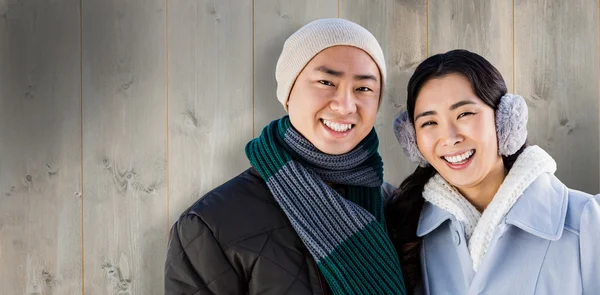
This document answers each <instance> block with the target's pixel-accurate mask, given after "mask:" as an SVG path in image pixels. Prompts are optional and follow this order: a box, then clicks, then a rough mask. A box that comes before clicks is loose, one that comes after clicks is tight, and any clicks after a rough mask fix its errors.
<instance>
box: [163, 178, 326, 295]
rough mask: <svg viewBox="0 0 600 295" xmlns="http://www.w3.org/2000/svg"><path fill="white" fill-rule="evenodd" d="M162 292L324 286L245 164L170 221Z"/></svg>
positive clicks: (266, 293)
mask: <svg viewBox="0 0 600 295" xmlns="http://www.w3.org/2000/svg"><path fill="white" fill-rule="evenodd" d="M165 294H166V295H179V294H189V295H200V294H202V295H203V294H218V295H228V294H263V295H270V294H272V295H284V294H288V295H304V294H319V295H324V294H329V291H328V287H327V283H326V282H325V279H324V278H323V277H322V275H321V274H320V273H319V271H318V268H317V265H316V263H315V261H314V259H313V258H312V257H311V255H310V253H309V252H308V250H307V249H306V247H305V246H304V244H303V243H302V241H301V240H300V238H299V237H298V235H297V234H296V232H295V231H294V229H293V228H292V226H291V224H290V222H289V221H288V219H287V217H286V216H285V214H284V213H283V211H282V210H281V208H280V207H279V206H278V205H277V202H276V201H275V199H273V195H272V194H271V192H270V191H269V189H268V187H267V185H266V184H265V182H264V181H263V179H262V178H261V176H260V175H259V174H258V172H257V171H256V170H254V169H253V168H251V169H248V170H246V171H245V172H243V173H242V174H240V175H238V176H236V177H235V178H233V179H232V180H230V181H228V182H227V183H225V184H223V185H221V186H219V187H218V188H216V189H214V190H213V191H211V192H209V193H208V194H206V195H205V196H204V197H202V198H201V199H200V200H198V201H197V202H196V203H195V204H194V205H192V206H191V207H190V208H189V209H188V210H186V211H185V212H184V213H183V214H182V215H181V217H180V218H179V220H178V221H177V222H176V223H175V224H174V225H173V227H172V229H171V237H170V239H169V248H168V253H167V261H166V266H165Z"/></svg>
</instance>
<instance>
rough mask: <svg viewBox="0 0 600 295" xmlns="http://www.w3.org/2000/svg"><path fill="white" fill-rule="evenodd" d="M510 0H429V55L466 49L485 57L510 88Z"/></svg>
mask: <svg viewBox="0 0 600 295" xmlns="http://www.w3.org/2000/svg"><path fill="white" fill-rule="evenodd" d="M512 9H513V7H512V1H496V0H482V1H471V0H449V1H433V0H432V1H429V55H434V54H436V53H442V52H446V51H449V50H452V49H467V50H469V51H473V52H475V53H478V54H480V55H481V56H483V57H485V58H486V59H487V60H489V61H490V62H491V63H492V64H493V65H494V66H495V67H496V68H498V70H499V71H500V73H501V74H502V76H503V77H504V80H505V82H506V86H507V87H508V89H509V91H512V90H513V89H514V88H513V85H512V84H513V69H512V68H513V57H512V49H513V48H512V44H513V36H512V33H513V24H512V19H513V14H512V13H513V12H512Z"/></svg>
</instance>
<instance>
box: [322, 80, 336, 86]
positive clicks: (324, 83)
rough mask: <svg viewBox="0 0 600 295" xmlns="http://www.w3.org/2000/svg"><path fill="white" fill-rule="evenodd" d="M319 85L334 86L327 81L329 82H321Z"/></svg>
mask: <svg viewBox="0 0 600 295" xmlns="http://www.w3.org/2000/svg"><path fill="white" fill-rule="evenodd" d="M319 83H321V84H323V85H325V86H333V83H331V82H329V81H327V80H319Z"/></svg>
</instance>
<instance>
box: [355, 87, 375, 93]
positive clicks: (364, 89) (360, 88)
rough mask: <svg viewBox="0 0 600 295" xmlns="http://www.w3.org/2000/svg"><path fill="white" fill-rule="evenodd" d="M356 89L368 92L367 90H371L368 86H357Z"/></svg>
mask: <svg viewBox="0 0 600 295" xmlns="http://www.w3.org/2000/svg"><path fill="white" fill-rule="evenodd" d="M356 90H358V91H361V92H369V91H373V90H371V88H369V87H359V88H357V89H356Z"/></svg>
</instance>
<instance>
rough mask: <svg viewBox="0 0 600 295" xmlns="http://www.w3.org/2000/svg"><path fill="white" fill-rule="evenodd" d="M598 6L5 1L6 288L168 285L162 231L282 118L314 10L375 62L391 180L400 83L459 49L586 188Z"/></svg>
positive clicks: (1, 155)
mask: <svg viewBox="0 0 600 295" xmlns="http://www.w3.org/2000/svg"><path fill="white" fill-rule="evenodd" d="M599 2H600V1H598V0H594V1H593V0H575V1H569V3H568V4H567V3H566V2H565V1H561V0H544V1H542V0H514V1H492V0H485V1H465V0H451V1H439V0H435V1H434V0H407V1H394V0H381V1H370V0H309V1H292V0H279V1H270V0H242V1H234V0H223V1H215V0H202V1H193V0H174V1H168V0H148V1H146V0H144V1H142V0H131V1H119V0H108V1H104V0H87V1H77V0H56V1H40V0H0V294H28V295H33V294H38V295H42V294H43V295H50V294H82V295H83V294H85V295H96V294H130V295H131V294H144V295H145V294H162V290H163V289H162V288H163V282H162V273H163V263H164V257H165V251H166V246H167V245H166V243H167V238H168V229H169V227H170V225H171V224H172V223H173V222H174V220H176V218H177V217H178V216H179V214H181V212H182V211H183V210H185V208H187V207H188V206H190V205H191V204H192V203H193V202H194V201H195V200H197V199H198V198H199V197H200V196H201V195H203V194H204V193H206V192H207V191H209V190H210V189H212V188H214V187H215V186H217V185H219V184H220V183H222V182H224V181H226V180H227V179H229V178H231V177H233V176H235V175H237V174H238V173H240V172H241V171H243V170H244V169H245V168H247V167H248V165H249V164H248V161H247V159H246V157H245V155H244V152H243V149H244V146H245V144H246V143H247V142H248V140H250V139H251V138H253V137H254V136H256V135H258V134H259V133H260V131H261V130H262V128H263V127H264V126H265V125H266V124H267V123H268V122H270V121H271V120H273V119H276V118H278V117H280V116H281V115H283V114H284V110H283V107H282V106H281V105H280V104H279V102H278V101H277V98H276V95H275V87H276V83H275V75H274V70H275V64H276V61H277V58H278V56H279V53H280V50H281V47H282V45H283V42H284V41H285V39H286V38H287V37H288V36H289V34H291V33H293V32H294V31H295V30H296V29H298V28H300V27H301V26H302V25H303V24H305V23H307V22H309V21H312V20H314V19H318V18H324V17H343V18H346V19H350V20H353V21H355V22H357V23H359V24H361V25H363V26H365V27H366V28H367V29H369V30H370V31H371V32H373V34H374V35H375V36H376V37H377V38H378V40H379V41H380V43H381V45H382V47H383V50H384V53H385V54H386V62H387V66H388V77H389V78H388V85H387V87H386V93H385V97H384V98H383V100H382V105H381V108H380V110H379V113H378V118H377V122H376V128H377V130H378V133H379V137H380V141H381V147H380V152H381V154H382V156H383V158H384V161H385V178H386V180H387V181H389V182H391V183H392V184H395V185H398V184H399V183H400V181H401V180H402V179H403V178H404V177H405V176H406V175H408V174H409V173H410V172H411V171H412V170H414V165H411V164H410V163H409V162H408V161H407V160H406V158H405V157H404V155H402V153H401V149H400V147H399V146H398V144H397V142H396V140H395V138H394V135H393V131H392V126H391V125H392V124H391V123H392V120H393V118H394V117H395V116H396V114H397V113H398V112H399V111H400V110H401V109H402V108H403V107H404V105H405V99H406V84H407V82H408V79H409V78H410V75H411V74H412V72H413V71H414V69H415V67H416V66H417V65H418V63H419V62H421V61H422V60H423V59H424V58H426V57H427V56H429V55H432V54H435V53H439V52H445V51H447V50H450V49H453V48H465V49H468V50H472V51H475V52H478V53H480V54H481V55H483V56H484V57H486V58H488V59H489V60H490V61H491V62H492V63H493V64H494V65H495V66H497V67H498V69H499V70H500V71H501V73H502V74H503V76H504V78H505V80H506V82H507V85H508V87H509V90H510V91H511V92H514V93H519V94H521V95H523V96H524V97H525V98H526V99H527V101H528V104H529V107H530V124H529V130H530V141H531V143H533V144H539V145H540V146H542V147H543V148H545V149H546V150H547V151H548V152H550V154H551V155H552V156H554V158H555V159H556V160H557V162H558V167H559V169H558V172H557V175H558V176H559V178H560V179H561V180H562V181H563V182H565V183H566V184H567V185H569V186H571V187H572V188H575V189H579V190H584V191H589V192H598V191H599V190H600V139H599V138H600V126H599V125H600V87H599V86H598V85H600V83H599V82H600V58H599V56H600V47H599V33H600V32H599V29H598V28H599V11H598V7H599V5H600V3H599Z"/></svg>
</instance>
